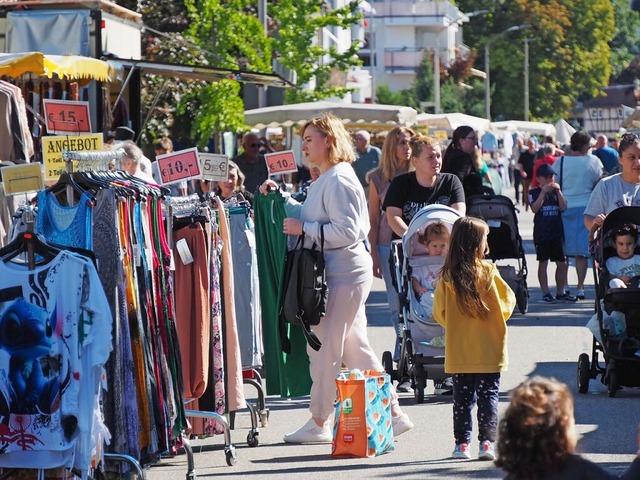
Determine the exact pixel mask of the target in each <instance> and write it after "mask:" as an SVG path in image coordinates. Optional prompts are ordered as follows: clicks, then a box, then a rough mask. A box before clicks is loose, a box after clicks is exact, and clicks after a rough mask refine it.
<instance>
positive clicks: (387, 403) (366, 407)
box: [331, 369, 393, 457]
mask: <svg viewBox="0 0 640 480" xmlns="http://www.w3.org/2000/svg"><path fill="white" fill-rule="evenodd" d="M390 383H391V380H390V377H389V375H387V374H386V373H384V372H376V371H373V370H365V371H364V372H361V371H360V370H357V369H356V370H351V371H343V372H340V373H339V374H338V377H337V378H336V387H337V398H336V410H335V420H334V425H333V445H332V449H331V455H332V456H334V457H341V456H353V457H375V456H376V455H380V454H381V453H385V452H387V451H391V450H393V426H392V421H391V386H390Z"/></svg>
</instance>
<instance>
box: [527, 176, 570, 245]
mask: <svg viewBox="0 0 640 480" xmlns="http://www.w3.org/2000/svg"><path fill="white" fill-rule="evenodd" d="M541 193H542V189H541V188H540V187H535V188H532V189H531V190H529V205H533V202H535V201H536V200H537V199H538V197H539V196H540V194H541ZM545 240H564V231H563V228H562V217H561V216H560V205H559V203H558V195H556V193H555V192H549V193H547V196H546V197H545V199H544V202H543V203H542V207H540V210H538V212H537V213H536V214H535V216H534V217H533V241H534V242H536V243H537V242H542V241H545Z"/></svg>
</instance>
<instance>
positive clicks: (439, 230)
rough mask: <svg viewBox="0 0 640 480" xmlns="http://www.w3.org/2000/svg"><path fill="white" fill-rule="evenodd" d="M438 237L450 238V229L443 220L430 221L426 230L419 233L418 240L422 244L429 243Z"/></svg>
mask: <svg viewBox="0 0 640 480" xmlns="http://www.w3.org/2000/svg"><path fill="white" fill-rule="evenodd" d="M436 238H446V239H447V240H449V229H448V228H447V226H446V225H445V224H444V223H442V222H441V221H439V220H438V221H437V222H434V223H430V224H429V225H427V228H425V229H424V232H422V233H419V234H418V242H420V244H422V245H425V246H426V245H427V244H428V243H429V242H432V241H433V240H434V239H436Z"/></svg>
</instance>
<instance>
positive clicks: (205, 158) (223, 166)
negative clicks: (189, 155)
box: [198, 153, 229, 182]
mask: <svg viewBox="0 0 640 480" xmlns="http://www.w3.org/2000/svg"><path fill="white" fill-rule="evenodd" d="M198 157H200V167H201V168H202V179H203V180H212V181H214V182H224V181H226V180H227V172H228V170H229V157H227V156H226V155H219V154H217V153H199V154H198Z"/></svg>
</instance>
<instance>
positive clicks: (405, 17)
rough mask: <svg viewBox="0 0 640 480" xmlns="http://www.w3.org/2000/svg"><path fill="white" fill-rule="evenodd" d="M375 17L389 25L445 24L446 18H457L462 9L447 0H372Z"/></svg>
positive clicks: (440, 25)
mask: <svg viewBox="0 0 640 480" xmlns="http://www.w3.org/2000/svg"><path fill="white" fill-rule="evenodd" d="M370 3H371V6H372V7H373V8H375V10H376V14H375V17H376V18H378V19H381V20H382V21H383V22H384V23H385V24H387V25H422V26H428V25H433V26H439V27H442V26H444V25H445V24H446V23H447V22H445V18H449V20H456V19H458V18H459V17H460V16H461V12H460V10H459V9H458V8H457V7H456V6H455V5H453V4H452V3H451V2H449V1H447V0H442V1H433V0H432V1H420V0H415V1H412V2H407V1H370Z"/></svg>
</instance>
